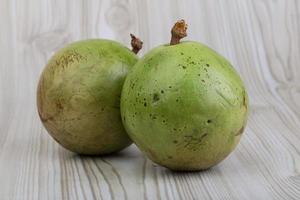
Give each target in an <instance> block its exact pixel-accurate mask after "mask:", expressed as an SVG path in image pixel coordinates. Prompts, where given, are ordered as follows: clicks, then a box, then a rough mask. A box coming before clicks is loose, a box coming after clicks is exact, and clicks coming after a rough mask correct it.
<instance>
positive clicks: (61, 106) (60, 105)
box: [55, 102, 64, 110]
mask: <svg viewBox="0 0 300 200" xmlns="http://www.w3.org/2000/svg"><path fill="white" fill-rule="evenodd" d="M55 105H56V107H57V108H58V109H60V110H62V109H63V108H64V107H63V105H62V104H61V103H60V102H56V103H55Z"/></svg>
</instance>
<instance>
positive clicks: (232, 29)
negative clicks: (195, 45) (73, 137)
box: [0, 0, 300, 200]
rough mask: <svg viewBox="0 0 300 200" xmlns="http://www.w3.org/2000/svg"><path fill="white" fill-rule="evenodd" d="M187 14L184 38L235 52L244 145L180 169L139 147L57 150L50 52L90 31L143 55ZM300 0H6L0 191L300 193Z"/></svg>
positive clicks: (196, 195)
mask: <svg viewBox="0 0 300 200" xmlns="http://www.w3.org/2000/svg"><path fill="white" fill-rule="evenodd" d="M181 18H184V19H186V21H187V22H188V24H189V30H188V32H189V36H188V38H187V40H197V41H201V42H203V43H205V44H207V45H209V46H210V47H212V48H213V49H215V50H216V51H218V52H220V53H221V54H223V55H224V56H225V57H226V58H228V59H229V60H230V61H231V62H232V64H233V65H234V66H235V68H236V69H237V70H238V72H239V73H240V74H241V77H242V78H243V80H244V82H245V85H246V87H247V89H248V93H249V96H250V105H251V111H250V115H249V122H248V126H247V128H246V131H245V133H244V135H243V137H242V140H241V143H240V144H239V146H238V148H237V149H236V150H235V151H234V152H233V153H232V154H231V155H230V156H229V157H228V158H227V159H226V160H224V161H223V162H222V163H221V164H219V165H218V166H216V167H214V168H212V169H210V170H207V171H203V172H196V173H174V172H171V171H169V170H167V169H164V168H162V167H159V166H157V165H155V164H153V163H152V162H151V161H150V160H147V159H146V158H145V157H144V156H143V155H142V154H141V153H140V151H139V150H138V149H137V148H136V147H135V146H131V147H130V148H128V149H126V150H124V151H123V152H121V153H119V154H115V155H111V156H106V157H82V156H78V155H75V154H73V153H71V152H69V151H67V150H65V149H63V148H62V147H60V146H59V145H58V144H57V143H56V142H55V141H54V140H53V139H52V138H51V137H50V136H49V135H48V134H47V132H46V131H45V129H44V128H43V126H42V124H41V122H40V120H39V118H38V115H37V111H36V103H35V98H36V86H37V81H38V78H39V75H40V73H41V70H42V69H43V67H44V65H45V63H46V62H47V60H48V59H49V58H50V56H51V55H52V54H53V53H54V52H55V51H56V50H57V49H59V48H61V47H62V46H64V45H65V44H67V43H69V42H72V41H75V40H80V39H84V38H98V37H101V38H110V39H115V40H118V41H120V42H122V43H124V44H126V45H127V46H129V42H130V38H129V36H128V35H129V33H130V32H133V33H135V34H136V35H138V36H139V37H140V38H142V39H143V41H144V44H145V45H144V49H143V51H142V52H141V54H140V56H141V55H143V54H145V52H147V51H148V50H150V49H151V48H153V47H155V46H157V45H160V44H162V43H167V42H168V41H169V37H170V28H171V26H172V24H173V23H174V22H175V21H176V20H177V19H181ZM299 36H300V2H299V1H298V0H276V1H275V0H243V1H239V0H226V1H225V0H224V1H221V0H207V1H202V0H186V1H184V0H164V1H162V0H151V1H150V0H148V1H140V0H113V1H108V0H107V1H105V0H101V1H100V0H86V1H84V0H82V1H79V0H73V1H71V0H70V1H63V0H51V1H50V0H26V1H21V0H0V199H28V200H32V199H129V200H132V199H149V200H150V199H151V200H152V199H300V175H299V174H300V83H299V80H300V37H299Z"/></svg>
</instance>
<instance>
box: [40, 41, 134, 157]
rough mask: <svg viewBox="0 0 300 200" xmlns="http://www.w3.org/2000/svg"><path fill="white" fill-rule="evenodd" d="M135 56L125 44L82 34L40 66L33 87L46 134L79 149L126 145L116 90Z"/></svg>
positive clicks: (88, 151) (115, 148) (97, 151)
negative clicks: (36, 86)
mask: <svg viewBox="0 0 300 200" xmlns="http://www.w3.org/2000/svg"><path fill="white" fill-rule="evenodd" d="M137 61H138V58H137V56H136V55H135V54H134V53H132V52H131V51H130V50H129V49H128V48H126V47H124V46H122V45H121V44H119V43H117V42H114V41H111V40H103V39H91V40H83V41H79V42H75V43H72V44H69V45H68V46H66V47H65V48H63V49H61V50H60V51H58V52H57V53H56V54H55V55H54V56H53V57H52V58H51V59H50V61H49V62H48V64H47V66H46V67H45V69H44V71H43V72H42V75H41V77H40V81H39V84H38V91H37V105H38V112H39V115H40V118H41V120H42V122H43V124H44V126H45V128H46V129H47V131H48V132H49V133H50V135H51V136H52V137H53V138H54V139H55V140H56V141H57V142H58V143H60V144H61V145H62V146H64V147H65V148H67V149H69V150H71V151H73V152H76V153H79V154H88V155H99V154H109V153H113V152H116V151H119V150H121V149H123V148H125V147H127V146H129V145H130V144H131V143H132V142H131V140H130V138H129V137H128V136H127V134H126V132H125V129H124V127H123V125H122V120H121V116H120V109H119V108H120V95H121V90H122V86H123V83H124V80H125V77H126V75H127V73H128V72H129V70H131V68H132V66H133V65H134V64H135V63H136V62H137Z"/></svg>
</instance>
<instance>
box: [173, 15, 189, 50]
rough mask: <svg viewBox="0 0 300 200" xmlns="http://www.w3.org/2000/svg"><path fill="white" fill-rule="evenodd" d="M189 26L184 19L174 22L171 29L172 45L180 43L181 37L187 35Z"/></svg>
mask: <svg viewBox="0 0 300 200" xmlns="http://www.w3.org/2000/svg"><path fill="white" fill-rule="evenodd" d="M187 27H188V25H187V24H186V23H185V21H184V20H183V19H182V20H179V21H177V22H176V23H175V24H174V26H173V28H172V30H171V34H172V38H171V42H170V45H175V44H178V43H179V42H180V39H182V38H184V37H186V36H187V34H186V30H187Z"/></svg>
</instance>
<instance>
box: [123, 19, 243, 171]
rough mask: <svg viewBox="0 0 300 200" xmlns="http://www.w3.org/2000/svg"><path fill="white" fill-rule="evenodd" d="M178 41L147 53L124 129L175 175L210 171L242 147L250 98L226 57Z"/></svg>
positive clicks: (129, 83)
mask: <svg viewBox="0 0 300 200" xmlns="http://www.w3.org/2000/svg"><path fill="white" fill-rule="evenodd" d="M178 23H182V22H178ZM183 36H184V35H183ZM181 37H182V36H181ZM172 41H173V45H162V46H159V47H157V48H155V49H153V50H151V51H150V52H149V53H147V54H146V55H145V56H144V57H143V58H142V59H140V60H139V61H138V63H137V64H136V65H135V66H134V68H133V70H132V72H131V73H130V74H129V75H128V76H127V78H126V81H125V83H124V86H123V91H122V96H121V115H122V120H123V124H124V125H125V129H126V130H127V133H128V134H129V136H130V138H131V139H132V140H133V141H134V142H135V143H136V144H137V146H138V147H139V148H140V149H141V150H142V151H143V152H144V153H145V154H146V155H147V156H148V157H149V158H150V159H151V160H152V161H154V162H155V163H158V164H160V165H162V166H165V167H167V168H169V169H172V170H191V171H192V170H202V169H207V168H209V167H211V166H213V165H216V164H217V163H219V162H220V161H222V160H223V159H224V158H225V157H226V156H228V155H229V154H230V152H232V151H233V149H234V148H235V147H236V145H237V144H238V142H239V140H240V138H241V135H242V133H243V130H244V127H245V124H246V120H247V110H248V96H247V93H246V90H245V87H244V84H243V82H242V80H241V79H240V77H239V75H238V74H237V72H236V71H235V70H234V69H233V67H232V66H231V64H230V63H229V62H228V61H227V60H226V59H225V58H223V57H222V56H221V55H219V54H218V53H216V52H215V51H213V50H212V49H210V48H208V47H207V46H205V45H203V44H201V43H198V42H180V43H177V42H179V41H177V42H176V38H175V39H174V38H173V39H172ZM174 41H175V42H174ZM171 43H172V42H171Z"/></svg>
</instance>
